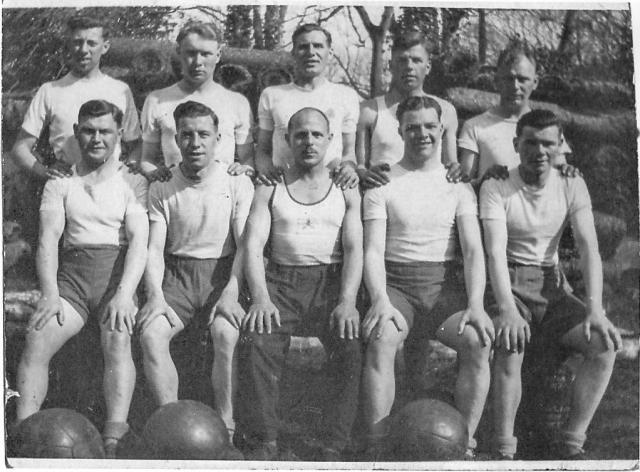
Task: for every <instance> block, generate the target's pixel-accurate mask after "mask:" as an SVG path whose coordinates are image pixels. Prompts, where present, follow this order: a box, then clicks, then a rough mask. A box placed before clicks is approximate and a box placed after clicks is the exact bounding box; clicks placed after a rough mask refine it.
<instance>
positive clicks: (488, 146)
mask: <svg viewBox="0 0 640 472" xmlns="http://www.w3.org/2000/svg"><path fill="white" fill-rule="evenodd" d="M496 86H497V88H498V93H499V94H500V103H499V104H498V105H497V106H495V107H492V108H491V109H489V110H487V111H486V112H484V113H482V114H480V115H478V116H475V117H473V118H471V119H469V120H467V121H466V122H465V123H464V125H463V126H462V130H461V131H460V136H459V137H458V148H459V155H460V163H461V165H462V171H463V173H464V174H465V175H466V176H468V177H469V178H470V179H471V183H472V184H473V185H474V186H475V187H479V186H480V184H481V182H482V180H483V179H485V178H487V177H497V178H501V179H506V178H508V176H509V173H508V171H509V170H510V169H513V168H515V167H517V166H518V164H520V157H519V156H518V153H517V152H516V151H515V150H514V148H513V139H514V138H515V135H516V124H517V123H518V119H519V118H520V117H521V116H523V115H524V114H525V113H528V112H529V111H531V105H530V102H529V98H530V97H531V94H532V93H533V91H534V90H535V89H536V87H537V86H538V76H537V73H536V60H535V57H534V54H533V51H531V49H530V48H529V47H527V46H526V44H523V43H522V42H520V41H514V42H513V43H511V44H510V45H509V46H507V47H506V48H505V49H504V50H503V51H502V52H501V53H500V56H499V57H498V68H497V72H496ZM569 153H571V149H570V148H569V146H568V144H567V143H566V140H564V139H562V143H561V146H560V148H559V152H558V153H557V155H556V156H555V157H554V161H553V164H554V166H557V167H559V168H560V170H561V173H562V174H563V175H566V176H569V177H574V176H576V175H577V174H578V172H577V169H576V168H575V167H573V166H570V165H568V164H567V161H566V157H565V155H566V154H569Z"/></svg>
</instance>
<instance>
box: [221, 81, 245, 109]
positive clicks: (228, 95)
mask: <svg viewBox="0 0 640 472" xmlns="http://www.w3.org/2000/svg"><path fill="white" fill-rule="evenodd" d="M218 86H219V87H220V88H219V89H218V94H219V95H220V96H221V97H222V98H223V99H224V100H225V101H229V102H235V103H236V104H241V105H244V104H247V105H248V104H249V100H247V97H245V96H244V95H242V94H241V93H240V92H235V91H233V90H229V89H228V88H226V87H225V86H223V85H221V84H218Z"/></svg>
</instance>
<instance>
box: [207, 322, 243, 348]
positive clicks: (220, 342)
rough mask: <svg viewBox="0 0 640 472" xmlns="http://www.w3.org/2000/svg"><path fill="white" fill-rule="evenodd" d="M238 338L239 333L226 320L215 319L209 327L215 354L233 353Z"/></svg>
mask: <svg viewBox="0 0 640 472" xmlns="http://www.w3.org/2000/svg"><path fill="white" fill-rule="evenodd" d="M239 337H240V332H239V331H238V330H237V329H236V328H235V327H234V326H233V325H232V324H231V323H229V321H228V320H227V319H226V318H224V317H222V316H216V317H215V319H214V320H213V324H212V325H211V338H212V339H213V348H214V349H215V351H216V352H226V353H233V351H234V349H235V347H236V344H237V343H238V338H239Z"/></svg>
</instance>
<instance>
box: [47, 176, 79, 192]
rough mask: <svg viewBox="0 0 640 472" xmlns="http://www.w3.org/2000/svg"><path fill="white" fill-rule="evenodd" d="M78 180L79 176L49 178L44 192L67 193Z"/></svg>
mask: <svg viewBox="0 0 640 472" xmlns="http://www.w3.org/2000/svg"><path fill="white" fill-rule="evenodd" d="M77 180H78V177H77V176H71V177H57V178H55V179H49V180H47V182H46V183H45V185H44V192H45V193H47V194H49V195H66V194H67V192H68V191H69V189H70V188H71V186H72V185H73V184H74V183H75V182H76V181H77Z"/></svg>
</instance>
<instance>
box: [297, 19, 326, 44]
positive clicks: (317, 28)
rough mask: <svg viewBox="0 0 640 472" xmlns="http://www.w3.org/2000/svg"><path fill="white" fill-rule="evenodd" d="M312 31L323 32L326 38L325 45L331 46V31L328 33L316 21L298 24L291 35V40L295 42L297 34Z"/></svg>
mask: <svg viewBox="0 0 640 472" xmlns="http://www.w3.org/2000/svg"><path fill="white" fill-rule="evenodd" d="M312 31H320V32H321V33H323V34H324V37H325V38H326V39H327V46H329V47H331V33H329V32H328V31H327V30H326V29H324V28H323V27H322V26H320V25H318V24H316V23H306V24H304V25H302V26H298V27H297V28H296V30H295V31H294V32H293V34H292V35H291V42H292V43H294V44H295V42H296V39H298V36H300V35H302V34H305V33H311V32H312Z"/></svg>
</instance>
